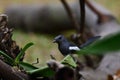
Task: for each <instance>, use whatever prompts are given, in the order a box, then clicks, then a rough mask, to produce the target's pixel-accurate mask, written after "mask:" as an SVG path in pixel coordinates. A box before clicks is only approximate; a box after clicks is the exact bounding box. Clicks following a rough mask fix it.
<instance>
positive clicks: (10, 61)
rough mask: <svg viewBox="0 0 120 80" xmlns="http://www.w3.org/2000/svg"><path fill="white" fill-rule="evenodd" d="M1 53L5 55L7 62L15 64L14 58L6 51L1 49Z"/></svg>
mask: <svg viewBox="0 0 120 80" xmlns="http://www.w3.org/2000/svg"><path fill="white" fill-rule="evenodd" d="M0 55H3V57H5V59H7V63H9V64H10V65H12V64H13V62H14V60H13V58H11V57H10V56H8V55H7V54H6V53H4V52H3V51H0Z"/></svg>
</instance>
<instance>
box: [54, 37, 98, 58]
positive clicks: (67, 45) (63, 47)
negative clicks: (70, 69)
mask: <svg viewBox="0 0 120 80" xmlns="http://www.w3.org/2000/svg"><path fill="white" fill-rule="evenodd" d="M99 38H100V36H95V37H92V38H90V39H89V40H88V41H87V42H85V43H84V44H82V45H81V46H79V47H78V46H76V45H75V44H73V43H71V42H69V41H68V40H67V39H66V38H65V37H64V36H63V35H58V36H56V37H55V38H54V41H53V42H54V43H57V44H58V49H59V50H60V52H61V53H62V54H63V55H64V56H66V55H68V54H71V53H73V52H74V51H79V50H80V49H81V48H83V47H85V46H87V45H89V44H91V43H92V42H94V41H95V40H97V39H99Z"/></svg>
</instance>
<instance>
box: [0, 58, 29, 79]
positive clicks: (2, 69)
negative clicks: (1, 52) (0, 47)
mask: <svg viewBox="0 0 120 80" xmlns="http://www.w3.org/2000/svg"><path fill="white" fill-rule="evenodd" d="M0 77H2V78H3V79H4V80H31V79H30V77H29V76H28V75H26V74H24V73H22V72H19V71H16V70H15V69H13V68H12V67H11V66H9V65H7V64H6V63H4V62H3V61H2V60H0Z"/></svg>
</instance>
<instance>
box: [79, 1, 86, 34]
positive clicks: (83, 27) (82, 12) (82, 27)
mask: <svg viewBox="0 0 120 80" xmlns="http://www.w3.org/2000/svg"><path fill="white" fill-rule="evenodd" d="M79 3H80V12H81V17H80V21H81V22H80V26H81V27H80V34H81V36H83V33H84V30H85V0H79Z"/></svg>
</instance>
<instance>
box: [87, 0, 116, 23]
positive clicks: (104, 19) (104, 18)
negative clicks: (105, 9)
mask: <svg viewBox="0 0 120 80" xmlns="http://www.w3.org/2000/svg"><path fill="white" fill-rule="evenodd" d="M85 2H86V4H87V6H88V7H89V8H90V9H91V10H92V11H93V12H94V13H95V14H96V15H97V16H98V23H104V22H107V21H110V20H113V19H115V18H114V16H112V15H105V14H103V13H102V12H100V11H99V10H97V9H96V8H95V7H94V5H92V4H91V3H90V1H88V0H85Z"/></svg>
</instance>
